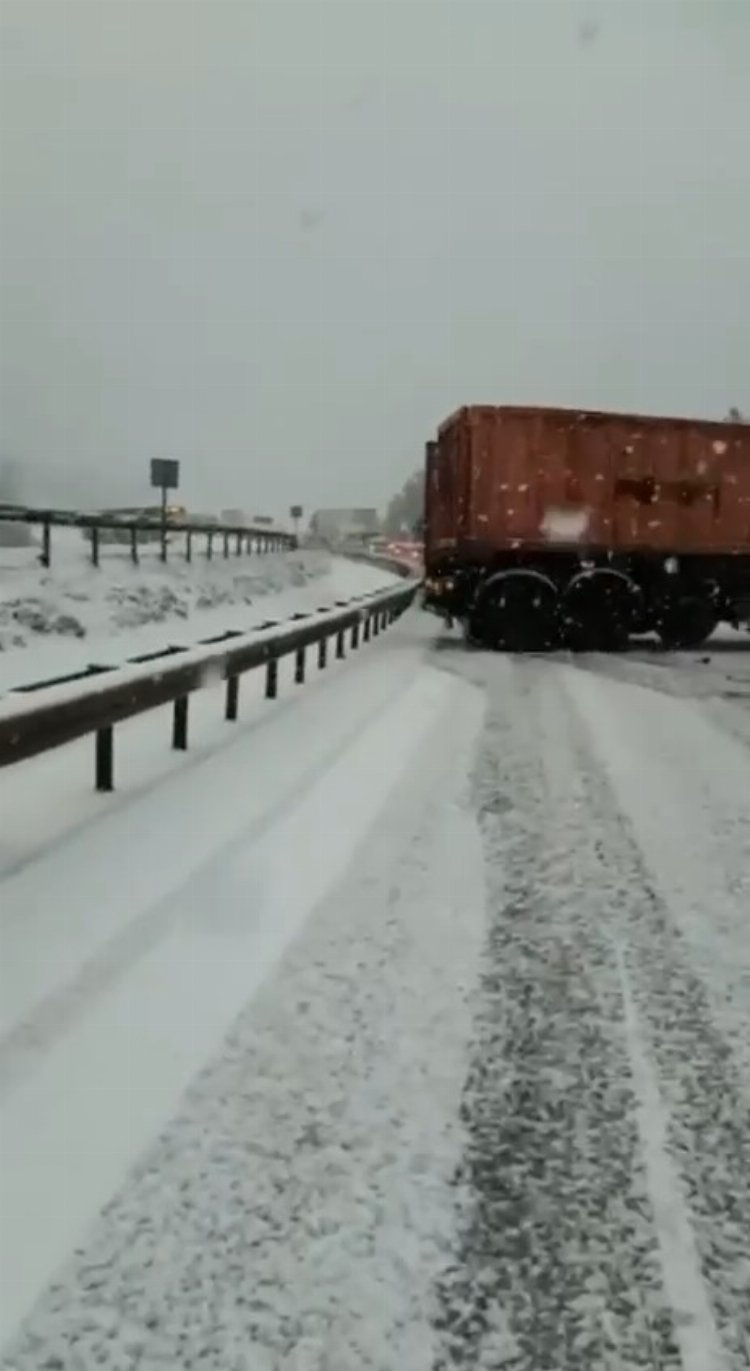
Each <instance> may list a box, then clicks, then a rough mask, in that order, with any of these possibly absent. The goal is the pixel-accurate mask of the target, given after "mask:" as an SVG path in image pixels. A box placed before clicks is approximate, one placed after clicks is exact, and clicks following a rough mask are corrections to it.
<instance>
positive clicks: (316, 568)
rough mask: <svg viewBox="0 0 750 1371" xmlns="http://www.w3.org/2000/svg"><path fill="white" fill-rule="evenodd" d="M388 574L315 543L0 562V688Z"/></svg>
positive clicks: (271, 613)
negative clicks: (227, 552)
mask: <svg viewBox="0 0 750 1371" xmlns="http://www.w3.org/2000/svg"><path fill="white" fill-rule="evenodd" d="M6 556H7V552H6ZM395 579H396V578H395V577H391V576H389V574H388V573H387V572H385V571H383V570H380V569H377V568H375V567H372V566H368V565H366V564H363V563H354V562H351V561H349V560H347V559H345V558H339V557H336V558H331V557H330V556H329V555H328V554H327V553H324V552H318V551H299V552H288V553H274V554H267V555H264V556H258V555H255V556H245V557H242V558H231V559H229V560H228V561H227V562H224V561H222V560H217V561H214V562H212V563H207V562H205V560H203V561H198V560H196V562H194V563H193V564H192V565H191V566H186V565H185V563H184V562H177V561H175V562H169V563H167V565H166V566H164V567H163V566H161V564H160V563H159V562H158V561H157V560H156V559H154V560H153V561H152V562H151V564H149V565H145V564H144V565H142V566H141V567H133V566H130V565H129V564H128V563H127V561H126V560H125V559H123V558H112V559H109V560H105V561H104V562H103V565H102V568H101V570H100V571H94V570H93V569H91V568H87V567H86V566H85V564H81V563H80V562H79V561H78V560H74V561H71V562H65V563H64V564H63V565H61V566H55V567H53V568H51V569H50V571H48V572H45V571H42V570H41V569H37V570H36V571H34V572H30V571H29V570H28V569H24V570H23V571H22V572H20V573H18V574H15V573H13V574H7V573H4V572H3V571H2V569H0V693H1V692H2V691H3V690H9V689H12V688H13V687H15V686H18V685H23V684H26V683H28V682H32V681H35V680H43V679H45V678H47V677H51V676H57V675H63V674H65V673H68V672H75V671H80V670H85V668H86V667H87V666H88V665H89V664H90V663H99V664H102V665H108V664H111V665H116V664H118V663H120V662H122V661H123V660H124V659H125V658H126V657H129V656H133V655H135V654H136V653H140V652H149V651H157V650H159V649H160V648H162V647H165V646H167V645H168V644H171V643H177V644H185V645H191V644H194V643H196V642H198V641H199V640H200V639H201V638H205V637H208V636H210V635H211V634H212V633H220V632H223V631H224V630H226V629H240V630H249V629H252V628H253V627H254V626H255V625H257V624H260V623H263V622H264V621H265V620H267V619H277V618H278V619H283V618H286V617H289V615H291V614H293V613H296V612H298V611H300V612H301V611H307V610H312V609H316V608H317V607H318V606H321V605H325V604H332V603H333V602H334V601H335V600H336V599H337V598H345V597H348V596H352V595H357V594H362V593H365V592H367V591H369V590H374V589H377V588H378V587H379V586H382V585H385V584H387V583H392V582H395ZM3 649H4V650H3Z"/></svg>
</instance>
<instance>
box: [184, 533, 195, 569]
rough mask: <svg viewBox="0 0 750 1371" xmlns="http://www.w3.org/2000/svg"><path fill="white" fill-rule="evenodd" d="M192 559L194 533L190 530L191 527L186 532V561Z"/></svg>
mask: <svg viewBox="0 0 750 1371" xmlns="http://www.w3.org/2000/svg"><path fill="white" fill-rule="evenodd" d="M192 560H193V535H192V533H191V532H190V529H188V531H187V533H186V534H185V561H186V562H192Z"/></svg>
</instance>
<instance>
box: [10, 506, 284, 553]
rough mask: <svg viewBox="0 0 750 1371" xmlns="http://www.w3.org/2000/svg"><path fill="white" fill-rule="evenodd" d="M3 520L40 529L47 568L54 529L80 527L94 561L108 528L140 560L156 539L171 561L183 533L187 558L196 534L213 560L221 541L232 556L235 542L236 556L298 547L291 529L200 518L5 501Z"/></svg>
mask: <svg viewBox="0 0 750 1371" xmlns="http://www.w3.org/2000/svg"><path fill="white" fill-rule="evenodd" d="M1 523H5V524H25V525H27V526H29V525H30V526H34V527H38V528H41V531H42V542H41V551H40V554H39V561H40V563H41V565H42V566H44V567H49V566H51V564H52V530H53V528H77V529H80V530H81V532H82V533H83V534H84V536H85V537H86V538H87V539H88V541H89V544H90V556H91V562H92V564H93V565H94V566H99V562H100V556H101V544H102V537H101V534H102V533H103V532H116V533H118V534H120V535H122V536H121V538H119V539H117V540H116V541H121V542H123V543H126V544H128V545H129V548H130V560H131V561H132V562H133V563H134V564H135V565H137V564H138V562H139V560H140V552H141V550H142V546H143V543H144V542H146V541H149V542H154V541H157V542H159V543H160V544H161V549H160V550H161V560H162V561H163V562H166V560H167V548H168V546H169V543H170V542H171V540H172V539H173V538H174V537H175V536H176V535H183V536H184V540H185V541H184V545H183V551H184V557H185V560H186V561H187V562H191V561H192V559H193V551H194V541H193V540H194V538H195V537H196V536H201V537H204V538H205V539H206V545H205V555H206V557H207V558H208V559H209V560H210V559H211V558H212V557H213V555H214V548H215V544H216V543H219V545H220V547H221V550H222V551H223V555H224V557H229V555H230V551H231V549H232V546H233V548H234V552H235V554H236V555H237V556H240V555H241V554H242V553H243V552H246V553H247V552H259V553H265V552H280V551H285V550H288V549H290V548H295V547H297V538H296V537H295V535H294V534H292V533H282V532H281V531H277V530H275V529H269V528H265V527H264V528H261V527H255V526H253V527H246V526H245V525H234V524H213V523H208V522H206V521H205V520H201V519H175V518H169V519H167V522H166V524H164V525H163V524H162V522H161V520H160V519H156V518H153V517H151V516H146V515H144V516H136V517H134V518H129V517H127V516H120V515H114V514H97V513H92V514H81V513H79V512H76V511H75V510H65V509H30V508H26V507H25V506H23V507H22V506H9V505H5V506H3V505H0V524H1ZM139 534H140V535H141V538H140V541H139Z"/></svg>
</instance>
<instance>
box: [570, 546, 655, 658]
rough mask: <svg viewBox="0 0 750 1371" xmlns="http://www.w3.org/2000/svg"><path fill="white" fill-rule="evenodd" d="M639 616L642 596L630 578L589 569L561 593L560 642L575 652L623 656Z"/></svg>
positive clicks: (608, 568)
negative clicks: (620, 653) (622, 653)
mask: <svg viewBox="0 0 750 1371" xmlns="http://www.w3.org/2000/svg"><path fill="white" fill-rule="evenodd" d="M641 615H642V597H641V592H640V590H639V588H638V586H637V585H636V584H635V582H634V581H632V580H631V579H630V577H629V576H625V575H624V574H623V572H621V571H614V570H613V569H612V568H611V567H592V568H591V569H590V570H586V571H580V572H578V574H577V575H576V576H574V577H573V579H572V580H571V581H569V582H568V584H567V586H566V587H565V590H564V591H563V594H562V597H561V601H560V616H561V629H562V637H563V641H564V642H565V643H566V645H567V646H568V647H570V648H572V649H573V651H574V652H622V651H623V650H624V649H625V648H626V647H627V645H628V641H629V639H630V635H631V633H633V632H634V631H635V630H636V628H637V626H638V622H639V620H640V617H641Z"/></svg>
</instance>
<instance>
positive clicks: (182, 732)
mask: <svg viewBox="0 0 750 1371" xmlns="http://www.w3.org/2000/svg"><path fill="white" fill-rule="evenodd" d="M418 585H419V582H418V581H417V580H415V579H410V580H409V582H408V583H406V584H404V585H402V586H397V587H396V588H395V589H393V590H386V591H376V592H375V593H374V594H368V595H365V596H360V597H358V598H357V600H356V601H349V602H346V601H344V602H338V607H336V608H334V609H333V610H331V611H327V612H325V613H324V614H322V615H320V616H318V615H313V614H300V615H297V616H295V622H293V623H290V624H289V625H284V626H283V627H281V628H279V627H278V626H274V627H273V628H271V629H269V630H267V631H263V630H261V631H260V632H258V633H254V634H252V635H249V634H236V635H235V634H226V635H224V637H223V639H217V641H216V645H215V647H213V648H211V647H210V646H209V645H208V644H204V645H202V646H200V647H197V648H194V649H189V648H188V649H185V650H184V651H181V652H180V656H179V660H178V661H176V662H174V663H173V664H171V663H170V660H169V658H168V657H167V656H166V654H163V655H161V658H160V660H159V661H158V663H156V664H155V663H153V662H152V663H151V664H150V665H147V664H146V663H145V662H144V663H138V664H136V663H132V664H129V665H127V666H124V667H120V668H114V669H112V670H107V669H105V670H104V671H102V672H101V673H100V674H99V675H93V677H92V676H87V677H86V678H85V679H84V680H81V678H80V677H78V678H72V679H70V680H68V681H65V680H63V681H60V682H57V683H54V684H50V685H49V686H47V687H45V688H44V689H41V690H39V691H38V692H36V693H35V694H34V696H33V698H32V699H31V700H30V699H29V693H28V692H24V691H12V692H10V693H9V694H8V695H5V696H3V697H2V699H0V767H4V766H11V765H13V764H14V763H17V762H22V761H26V760H27V759H28V758H30V757H35V756H37V755H38V754H39V753H41V752H48V751H50V750H52V749H53V748H57V747H62V746H63V745H64V744H66V743H70V742H73V741H74V740H75V739H77V738H82V737H86V736H87V735H89V734H94V735H95V742H96V747H95V783H96V789H97V790H100V791H110V790H113V789H114V728H115V725H116V724H118V723H122V722H123V720H125V719H131V718H133V717H134V716H135V715H138V714H145V713H146V712H147V711H148V710H152V709H158V708H159V707H160V706H162V705H166V704H172V705H173V716H172V746H173V747H174V748H177V749H179V750H181V751H184V750H185V749H186V748H187V745H188V709H189V701H190V696H191V694H193V693H194V692H195V691H197V690H200V689H202V688H203V687H205V686H208V685H213V684H216V683H217V682H219V681H224V682H225V683H226V693H225V717H226V718H227V719H228V720H236V719H237V717H238V710H239V688H240V679H241V677H242V676H243V675H244V674H245V672H248V671H252V670H254V669H257V668H258V667H264V668H265V672H266V685H265V693H266V698H267V699H271V700H273V699H275V698H276V695H277V691H278V672H279V662H280V661H281V659H282V658H284V657H289V656H292V655H293V656H294V673H295V681H296V682H297V683H298V684H302V683H303V682H304V680H305V675H306V671H307V651H308V649H309V648H311V647H313V646H317V648H318V652H317V666H318V669H323V668H325V667H326V666H327V664H328V652H329V645H331V642H332V640H333V643H334V650H335V654H336V657H337V658H342V657H344V656H345V655H346V650H347V645H349V646H351V647H352V648H357V647H359V645H360V643H361V642H367V641H369V639H370V638H372V637H375V636H377V635H378V634H379V633H381V632H382V631H383V630H384V629H385V628H386V627H388V625H390V624H391V623H393V622H394V621H395V620H396V619H397V618H399V617H400V615H401V614H402V613H403V612H404V610H405V609H407V608H408V606H409V605H410V604H411V603H412V601H413V599H414V596H415V594H416V591H417V587H418ZM305 621H307V622H305ZM228 644H229V645H228Z"/></svg>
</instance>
